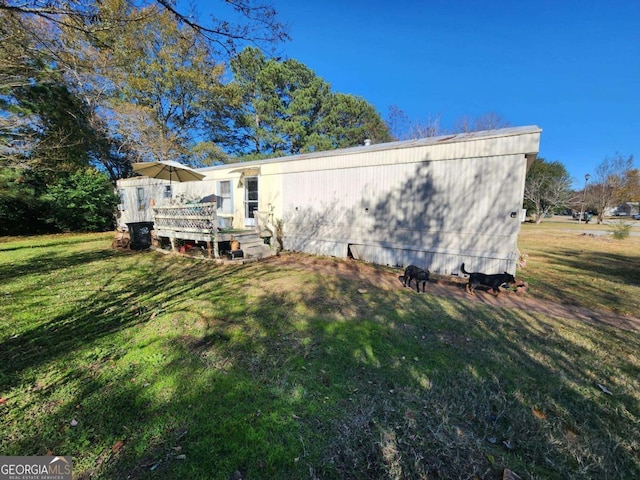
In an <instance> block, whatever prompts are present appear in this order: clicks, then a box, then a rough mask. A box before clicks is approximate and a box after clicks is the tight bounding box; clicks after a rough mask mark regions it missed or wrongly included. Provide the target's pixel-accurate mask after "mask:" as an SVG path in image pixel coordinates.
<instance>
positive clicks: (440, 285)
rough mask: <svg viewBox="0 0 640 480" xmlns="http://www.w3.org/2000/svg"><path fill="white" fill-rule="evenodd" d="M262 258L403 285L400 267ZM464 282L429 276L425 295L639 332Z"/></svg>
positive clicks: (600, 315) (575, 309) (591, 314)
mask: <svg viewBox="0 0 640 480" xmlns="http://www.w3.org/2000/svg"><path fill="white" fill-rule="evenodd" d="M264 261H265V262H267V263H269V264H280V265H286V266H287V267H289V268H297V269H301V270H311V271H314V272H318V273H321V274H334V275H338V276H340V277H343V278H347V279H350V280H352V281H354V282H361V283H362V284H363V286H366V285H369V284H371V285H375V286H377V287H378V288H382V289H387V290H391V289H396V288H403V287H402V274H403V271H402V270H400V269H393V268H390V267H383V266H380V265H374V264H370V263H365V262H361V261H358V260H353V259H337V258H325V257H317V256H313V255H306V254H299V253H285V254H281V255H279V256H277V257H271V258H269V259H266V260H264ZM465 284H466V279H464V278H456V277H453V276H444V275H432V278H431V279H430V280H429V282H428V284H427V294H431V295H439V296H445V297H449V298H456V299H459V300H461V301H468V302H475V303H483V304H486V305H492V306H497V307H503V308H516V309H525V310H527V311H533V312H538V313H542V314H545V315H549V316H552V317H558V318H565V319H568V320H578V321H582V322H588V323H592V324H596V325H597V324H600V325H609V326H613V327H617V328H621V329H624V330H632V331H637V332H640V319H639V318H636V317H632V316H624V315H617V314H615V313H613V312H607V311H604V310H591V309H587V308H583V307H579V306H575V305H563V304H559V303H554V302H549V301H544V300H539V299H536V298H535V297H534V296H533V295H534V294H532V293H531V292H530V291H529V292H527V293H526V294H523V293H522V292H518V293H515V292H509V291H504V292H502V293H501V294H500V295H499V296H497V297H496V296H495V295H493V294H492V293H490V292H487V291H480V290H478V291H477V294H476V295H470V294H468V293H467V292H466V291H465V288H464V287H465ZM412 285H413V284H412ZM407 288H408V287H407ZM415 294H416V295H424V294H423V293H417V292H415Z"/></svg>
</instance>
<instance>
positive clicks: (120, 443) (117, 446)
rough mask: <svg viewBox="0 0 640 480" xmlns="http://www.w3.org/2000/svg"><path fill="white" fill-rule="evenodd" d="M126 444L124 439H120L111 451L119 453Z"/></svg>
mask: <svg viewBox="0 0 640 480" xmlns="http://www.w3.org/2000/svg"><path fill="white" fill-rule="evenodd" d="M123 446H124V442H123V441H122V440H118V441H117V442H116V443H114V444H113V447H111V452H112V453H118V451H119V450H120V449H121V448H122V447H123Z"/></svg>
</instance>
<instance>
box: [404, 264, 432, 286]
mask: <svg viewBox="0 0 640 480" xmlns="http://www.w3.org/2000/svg"><path fill="white" fill-rule="evenodd" d="M414 278H415V280H416V290H417V291H418V292H419V291H420V282H422V291H423V292H424V291H425V289H424V286H425V285H426V284H427V282H428V281H429V271H428V270H423V269H421V268H419V267H416V266H415V265H409V266H408V267H407V268H405V270H404V282H403V284H402V285H403V286H404V287H406V286H407V284H409V288H411V280H413V279H414Z"/></svg>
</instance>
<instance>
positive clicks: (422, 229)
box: [283, 157, 524, 274]
mask: <svg viewBox="0 0 640 480" xmlns="http://www.w3.org/2000/svg"><path fill="white" fill-rule="evenodd" d="M523 161H524V160H523ZM479 162H482V163H481V164H480V163H479ZM505 163H506V162H505V159H504V158H501V157H492V158H482V159H461V160H450V161H438V162H435V161H434V162H429V161H423V162H420V163H419V164H414V166H413V168H411V169H409V168H408V167H409V166H408V165H406V164H403V165H389V166H385V167H379V166H378V167H368V168H364V169H353V170H352V171H344V172H343V175H344V176H348V177H349V178H350V179H351V190H352V191H351V193H346V192H342V189H340V188H337V187H336V185H335V184H334V183H331V182H330V181H328V180H327V179H329V177H328V176H327V177H326V178H325V180H327V181H325V182H321V184H320V185H314V186H313V188H314V189H315V190H314V193H315V194H317V197H318V198H319V200H318V201H316V202H313V203H311V202H309V201H307V202H306V204H301V205H299V206H296V207H292V208H290V209H289V210H288V211H286V212H285V215H284V217H283V222H284V224H285V248H287V249H289V250H294V251H305V252H308V253H314V254H322V255H331V256H337V257H346V256H348V255H351V256H353V257H355V258H358V259H362V260H365V261H369V262H373V263H377V264H382V265H391V266H406V265H409V264H412V263H413V264H416V265H420V266H422V267H423V268H428V269H430V270H431V271H433V272H437V273H444V274H450V273H457V272H458V271H459V269H460V264H461V263H462V262H467V267H468V268H472V269H474V270H481V271H487V272H494V271H495V272H502V271H504V270H507V271H514V270H515V259H516V250H517V234H518V231H519V228H520V225H519V219H518V218H517V215H516V217H515V218H512V217H511V213H512V212H514V211H515V212H517V211H519V208H520V204H521V198H519V193H520V192H519V191H520V187H519V182H521V177H522V173H521V172H520V171H519V168H520V164H518V163H516V162H515V159H514V166H513V168H508V167H505ZM340 181H341V180H338V182H340ZM323 199H328V200H323ZM300 203H302V202H300Z"/></svg>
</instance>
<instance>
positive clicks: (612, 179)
mask: <svg viewBox="0 0 640 480" xmlns="http://www.w3.org/2000/svg"><path fill="white" fill-rule="evenodd" d="M632 170H633V155H630V156H629V157H626V158H625V157H624V156H622V155H621V154H619V153H617V154H616V155H614V156H613V157H607V158H605V159H604V160H603V161H602V162H601V163H600V164H599V165H598V166H597V167H596V171H595V178H594V182H593V184H592V186H591V187H590V188H589V190H588V196H589V199H590V202H591V203H592V204H593V205H595V207H596V208H597V210H598V223H602V222H603V220H604V215H605V213H606V212H607V210H609V209H610V208H611V207H614V206H615V205H617V204H618V203H620V202H622V201H626V200H627V198H625V194H626V190H625V186H626V185H627V184H628V183H627V182H628V178H629V176H630V174H631V172H632Z"/></svg>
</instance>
